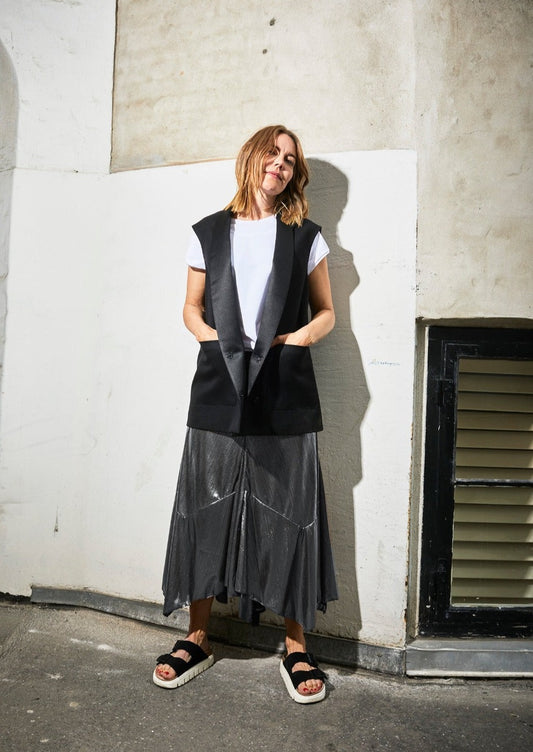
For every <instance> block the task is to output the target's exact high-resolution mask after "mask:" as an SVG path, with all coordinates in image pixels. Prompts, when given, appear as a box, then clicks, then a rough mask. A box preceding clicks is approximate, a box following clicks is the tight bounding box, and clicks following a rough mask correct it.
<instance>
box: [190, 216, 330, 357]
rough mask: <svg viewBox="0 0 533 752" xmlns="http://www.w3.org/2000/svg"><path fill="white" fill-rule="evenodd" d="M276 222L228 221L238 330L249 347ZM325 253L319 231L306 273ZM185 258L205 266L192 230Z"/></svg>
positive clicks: (269, 264) (258, 315) (258, 321)
mask: <svg viewBox="0 0 533 752" xmlns="http://www.w3.org/2000/svg"><path fill="white" fill-rule="evenodd" d="M276 225H277V222H276V217H275V216H272V217H265V218H264V219H257V220H246V219H232V220H231V229H230V241H231V265H232V268H233V273H234V276H235V283H236V287H237V295H238V297H239V307H240V314H241V332H242V336H243V341H244V346H245V347H246V348H250V349H252V350H253V348H254V346H255V342H256V340H257V334H258V332H259V326H260V324H261V316H262V315H263V308H264V305H265V298H266V293H267V289H268V283H269V280H270V275H271V273H272V261H273V258H274V246H275V243H276ZM328 253H329V248H328V246H327V243H326V241H325V240H324V238H323V237H322V234H321V233H318V234H317V236H316V238H315V239H314V241H313V245H312V247H311V252H310V253H309V263H308V265H307V273H308V274H311V272H312V271H313V269H314V268H315V267H316V266H317V265H318V264H319V263H320V262H321V261H322V259H323V258H325V257H326V256H327V255H328ZM186 259H187V264H188V265H189V266H192V267H194V268H195V269H205V261H204V256H203V253H202V247H201V245H200V241H199V239H198V236H197V235H196V233H195V232H193V233H192V235H191V240H190V242H189V247H188V249H187V256H186Z"/></svg>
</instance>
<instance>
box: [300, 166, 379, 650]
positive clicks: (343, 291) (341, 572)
mask: <svg viewBox="0 0 533 752" xmlns="http://www.w3.org/2000/svg"><path fill="white" fill-rule="evenodd" d="M308 162H309V167H310V170H311V182H310V185H309V188H308V190H307V195H308V198H309V204H310V217H311V218H312V219H313V221H314V222H317V223H318V224H319V225H321V226H322V234H323V235H324V238H325V239H326V242H327V243H328V246H329V249H330V256H329V258H328V266H329V270H330V277H331V287H332V291H333V302H334V306H335V314H336V324H335V329H334V330H333V332H332V333H331V334H330V335H329V336H328V337H327V338H326V339H325V340H323V341H322V342H320V343H319V344H318V345H315V347H314V348H313V363H314V366H315V372H316V377H317V382H318V388H319V393H320V401H321V404H322V412H323V418H324V431H323V432H322V433H320V434H319V445H320V458H321V464H322V471H323V475H324V484H325V489H326V498H327V504H328V516H329V524H330V528H331V538H332V545H333V553H334V557H335V566H336V570H337V584H338V588H339V600H338V601H337V602H335V603H332V604H331V605H330V607H329V608H328V612H327V614H326V615H325V616H322V615H319V619H318V622H317V630H318V631H319V632H321V633H328V634H334V635H337V636H339V637H346V638H351V639H354V638H356V637H357V635H358V631H359V629H360V628H361V613H360V607H359V598H358V590H357V577H356V550H355V497H354V488H355V487H356V486H357V484H358V483H359V482H360V480H361V478H362V460H361V422H362V420H363V417H364V415H365V412H366V410H367V407H368V403H369V399H370V394H369V391H368V387H367V383H366V377H365V373H364V369H363V364H362V360H361V353H360V350H359V346H358V344H357V340H356V338H355V335H354V333H353V331H352V326H351V316H350V296H351V295H352V294H353V293H354V291H355V290H356V288H357V286H358V284H359V276H358V274H357V271H356V269H355V266H354V262H353V256H352V254H351V253H350V252H349V251H348V250H346V249H344V248H342V246H341V245H340V243H339V241H338V229H337V228H338V224H339V222H340V219H341V217H342V214H343V212H344V209H345V207H346V204H347V202H348V187H349V186H348V179H347V177H346V175H344V173H343V172H342V171H341V170H339V169H338V168H337V167H335V166H333V165H332V164H330V163H329V162H325V161H323V160H319V159H312V158H311V159H309V160H308Z"/></svg>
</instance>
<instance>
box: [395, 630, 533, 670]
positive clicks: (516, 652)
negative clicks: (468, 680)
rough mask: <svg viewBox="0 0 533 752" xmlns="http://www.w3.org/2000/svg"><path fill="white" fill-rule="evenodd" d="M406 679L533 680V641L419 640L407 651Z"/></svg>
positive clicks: (409, 646) (504, 639)
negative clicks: (427, 677) (421, 677)
mask: <svg viewBox="0 0 533 752" xmlns="http://www.w3.org/2000/svg"><path fill="white" fill-rule="evenodd" d="M405 672H406V674H407V676H465V677H467V676H472V677H475V676H478V677H486V678H490V677H501V678H504V677H529V676H533V640H527V639H508V638H499V639H496V638H495V639H462V640H460V639H450V638H417V639H416V640H414V641H413V642H411V643H410V644H409V645H407V647H406V650H405Z"/></svg>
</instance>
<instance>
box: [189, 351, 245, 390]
mask: <svg viewBox="0 0 533 752" xmlns="http://www.w3.org/2000/svg"><path fill="white" fill-rule="evenodd" d="M235 404H237V395H236V393H235V389H234V388H233V382H232V380H231V376H230V375H229V373H228V369H227V368H226V363H225V361H224V357H223V355H222V351H221V349H220V343H219V342H218V340H206V341H205V342H200V352H199V353H198V361H197V365H196V373H195V375H194V378H193V381H192V385H191V405H235Z"/></svg>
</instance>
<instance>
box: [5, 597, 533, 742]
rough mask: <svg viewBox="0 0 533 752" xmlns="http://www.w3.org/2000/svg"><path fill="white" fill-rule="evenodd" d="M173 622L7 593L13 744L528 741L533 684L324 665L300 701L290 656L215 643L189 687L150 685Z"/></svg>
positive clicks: (532, 736)
mask: <svg viewBox="0 0 533 752" xmlns="http://www.w3.org/2000/svg"><path fill="white" fill-rule="evenodd" d="M175 639H176V632H175V631H174V630H172V629H168V628H162V627H158V626H154V625H150V624H146V623H142V622H137V621H133V620H130V619H126V618H122V617H119V616H111V615H109V614H105V613H101V612H97V611H92V610H89V609H82V608H68V607H50V606H46V607H43V606H39V605H35V604H30V603H28V602H23V603H13V602H11V601H0V728H1V734H0V749H1V750H2V752H35V751H36V750H41V751H44V750H50V751H53V752H119V751H120V752H141V751H142V752H145V751H147V750H150V752H181V751H182V750H183V752H204V751H205V752H212V751H213V750H219V749H220V750H224V751H226V750H231V751H232V752H240V751H241V750H243V751H244V750H247V751H248V750H250V752H274V751H276V752H289V751H296V752H299V751H300V750H313V751H314V750H324V751H325V752H370V751H372V752H381V751H385V750H394V752H404V751H405V752H419V751H420V752H422V750H423V752H462V751H463V750H477V751H478V752H495V751H496V750H505V752H531V750H533V691H532V690H533V681H532V680H530V679H529V680H528V679H524V680H516V679H513V680H487V679H481V680H479V679H476V680H465V679H438V680H430V679H407V678H397V677H391V676H384V675H379V674H373V673H369V672H365V671H361V670H357V671H354V670H350V669H346V668H340V667H337V666H325V665H323V664H322V668H323V669H325V670H326V671H327V673H328V676H329V689H328V696H327V698H326V700H324V702H321V703H317V704H315V705H307V706H305V705H298V704H296V703H295V702H293V701H292V700H291V699H290V698H289V696H288V695H287V693H286V690H285V687H284V685H283V683H282V680H281V677H280V675H279V656H276V655H269V654H266V653H262V652H260V651H255V650H249V649H243V648H237V647H232V646H230V645H224V644H220V643H216V642H214V643H212V647H213V649H214V652H215V657H216V662H215V664H214V666H213V667H212V668H210V669H209V670H208V671H206V672H205V673H203V674H201V675H200V676H199V677H197V678H196V679H194V680H193V681H191V682H189V683H188V684H186V685H185V686H183V687H181V688H178V689H176V690H164V689H160V688H158V687H156V686H155V685H154V684H153V683H152V679H151V675H152V670H153V667H154V665H155V657H156V656H157V655H159V654H160V653H164V652H168V651H169V650H170V648H171V647H172V644H173V642H174V640H175Z"/></svg>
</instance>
